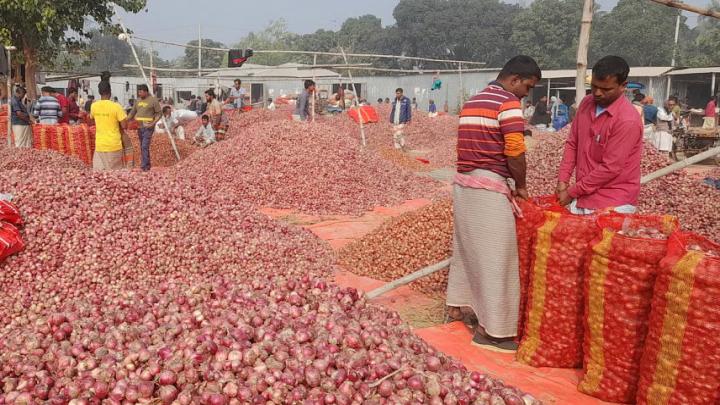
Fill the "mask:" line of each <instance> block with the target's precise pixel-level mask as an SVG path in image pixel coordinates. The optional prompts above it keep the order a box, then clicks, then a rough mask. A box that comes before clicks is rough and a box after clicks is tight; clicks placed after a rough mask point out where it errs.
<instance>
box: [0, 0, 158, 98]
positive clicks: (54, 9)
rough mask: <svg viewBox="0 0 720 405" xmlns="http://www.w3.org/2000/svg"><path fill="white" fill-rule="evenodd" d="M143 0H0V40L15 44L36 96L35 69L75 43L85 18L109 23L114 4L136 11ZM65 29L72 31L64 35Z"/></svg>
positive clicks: (104, 25) (32, 94) (81, 35)
mask: <svg viewBox="0 0 720 405" xmlns="http://www.w3.org/2000/svg"><path fill="white" fill-rule="evenodd" d="M145 2H146V0H54V1H42V2H39V1H19V0H12V1H0V42H2V43H4V44H7V45H9V44H12V45H15V46H16V47H17V48H18V50H19V51H20V52H19V53H20V54H21V55H22V59H23V60H24V62H25V76H26V85H27V87H28V94H29V95H30V97H33V98H34V97H36V96H37V94H36V84H35V72H36V71H37V67H38V66H39V64H40V63H43V62H51V61H52V60H53V58H54V57H55V56H56V55H57V54H58V51H59V50H61V49H63V45H64V46H67V47H78V46H80V45H81V44H80V42H81V39H82V38H86V37H87V35H88V34H87V32H86V27H87V26H88V22H90V23H95V24H97V25H98V26H100V27H102V28H109V27H112V21H111V19H112V16H113V15H114V14H115V8H114V7H115V6H118V7H120V8H121V9H124V10H126V11H128V12H132V13H137V12H139V11H140V10H142V9H143V8H144V7H145ZM68 33H73V34H71V35H67V34H68Z"/></svg>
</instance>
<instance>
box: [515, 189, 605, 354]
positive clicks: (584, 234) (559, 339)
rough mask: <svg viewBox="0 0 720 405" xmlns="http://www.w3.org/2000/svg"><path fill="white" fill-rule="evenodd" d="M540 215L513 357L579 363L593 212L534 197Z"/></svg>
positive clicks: (594, 233)
mask: <svg viewBox="0 0 720 405" xmlns="http://www.w3.org/2000/svg"><path fill="white" fill-rule="evenodd" d="M536 203H537V204H538V205H539V206H540V207H541V208H543V210H544V213H543V214H544V219H543V221H542V223H541V224H540V225H539V227H538V228H537V231H536V233H535V241H534V242H533V248H532V256H533V257H532V264H531V267H530V279H529V285H528V296H527V297H528V298H527V311H526V312H527V314H526V320H525V333H524V336H523V338H522V340H521V341H520V347H519V349H518V352H517V358H518V360H520V361H521V362H523V363H526V364H529V365H531V366H535V367H560V368H576V367H579V366H580V365H581V364H582V332H583V328H582V315H583V292H582V286H583V274H584V263H585V256H586V255H587V245H588V243H589V242H590V241H592V240H593V239H594V238H595V237H597V235H598V234H599V229H598V228H597V226H596V224H595V217H594V216H591V215H588V216H583V215H573V214H570V213H569V212H568V211H567V209H565V208H564V207H561V206H559V205H558V204H557V202H556V200H555V198H554V196H553V197H543V198H541V199H537V200H536Z"/></svg>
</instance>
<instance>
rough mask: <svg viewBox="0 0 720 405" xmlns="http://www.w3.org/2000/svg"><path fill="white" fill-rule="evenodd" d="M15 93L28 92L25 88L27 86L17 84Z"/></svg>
mask: <svg viewBox="0 0 720 405" xmlns="http://www.w3.org/2000/svg"><path fill="white" fill-rule="evenodd" d="M15 93H22V94H26V93H27V90H25V87H23V86H17V87H16V88H15Z"/></svg>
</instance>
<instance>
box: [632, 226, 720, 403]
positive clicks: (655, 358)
mask: <svg viewBox="0 0 720 405" xmlns="http://www.w3.org/2000/svg"><path fill="white" fill-rule="evenodd" d="M718 297H720V245H718V244H716V243H713V242H711V241H709V240H707V239H705V238H703V237H701V236H698V235H694V234H682V233H676V234H674V235H673V236H671V237H670V241H669V244H668V254H667V256H666V257H665V258H664V259H663V260H662V262H661V264H660V273H659V274H658V277H657V281H656V283H655V291H654V296H653V300H652V310H651V312H650V321H649V331H648V335H647V338H646V339H645V351H644V353H643V357H642V361H641V362H640V381H639V383H638V392H637V398H636V399H637V403H638V404H640V405H646V404H652V405H671V404H720V337H719V335H718V331H720V305H718Z"/></svg>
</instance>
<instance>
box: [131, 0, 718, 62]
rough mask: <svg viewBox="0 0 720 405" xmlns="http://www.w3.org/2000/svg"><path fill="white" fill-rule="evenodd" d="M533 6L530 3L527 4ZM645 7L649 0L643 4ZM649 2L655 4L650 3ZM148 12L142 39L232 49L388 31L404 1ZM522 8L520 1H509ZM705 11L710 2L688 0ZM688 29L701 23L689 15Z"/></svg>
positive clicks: (232, 1)
mask: <svg viewBox="0 0 720 405" xmlns="http://www.w3.org/2000/svg"><path fill="white" fill-rule="evenodd" d="M525 1H526V2H527V0H525ZM638 1H645V0H638ZM647 1H649V0H647ZM147 2H148V6H147V12H145V11H142V12H140V13H138V14H129V13H122V14H120V15H121V17H122V18H123V21H124V23H125V24H126V25H127V26H128V28H130V29H131V30H133V31H134V32H135V34H136V35H138V36H141V37H145V38H151V39H157V40H162V41H169V42H177V43H183V44H184V43H187V42H188V41H191V40H194V39H197V38H198V25H199V26H200V30H201V32H202V37H203V38H210V39H214V40H216V41H220V42H222V43H224V44H225V45H227V46H230V45H232V44H234V43H235V42H237V41H238V40H240V39H241V38H242V37H244V36H245V35H247V34H248V33H250V32H252V31H259V30H262V29H263V28H265V27H267V25H268V24H269V23H270V22H271V21H273V20H278V19H281V18H282V19H284V20H285V21H286V22H287V24H288V29H289V30H290V31H291V32H294V33H297V34H307V33H311V32H315V31H317V30H318V29H332V30H337V29H338V28H340V25H341V24H342V23H343V22H344V21H345V20H346V19H347V18H350V17H358V16H361V15H364V14H373V15H375V16H377V17H380V18H381V19H382V22H383V25H392V24H394V23H395V19H394V18H393V16H392V12H393V9H394V8H395V6H396V5H397V3H398V2H399V0H363V1H343V0H266V1H257V0H148V1H147ZM506 2H509V3H517V0H506ZM598 2H599V3H600V5H601V8H602V9H605V10H610V9H612V7H613V6H614V5H615V4H616V0H598ZM686 2H687V3H690V4H694V5H698V6H703V5H706V4H707V3H708V2H709V0H686ZM686 15H687V16H688V17H690V18H689V19H688V24H689V25H691V26H694V25H695V18H694V17H691V15H690V14H689V13H686ZM156 50H157V51H158V52H159V53H160V56H161V57H162V58H164V59H174V58H176V57H179V56H182V55H183V54H184V50H183V48H179V47H173V46H161V47H159V48H156Z"/></svg>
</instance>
